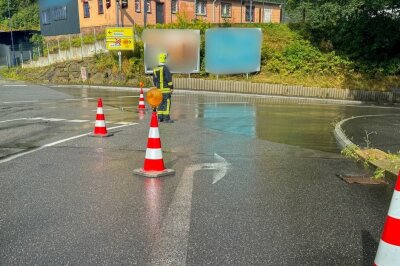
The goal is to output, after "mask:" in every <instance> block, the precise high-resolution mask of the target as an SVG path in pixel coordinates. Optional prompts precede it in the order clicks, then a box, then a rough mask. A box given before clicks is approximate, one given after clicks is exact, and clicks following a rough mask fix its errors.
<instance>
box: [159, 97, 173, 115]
mask: <svg viewBox="0 0 400 266" xmlns="http://www.w3.org/2000/svg"><path fill="white" fill-rule="evenodd" d="M162 96H163V100H162V102H161V104H160V106H158V108H157V114H158V120H159V121H167V120H170V119H171V118H170V116H169V114H170V110H171V93H163V94H162Z"/></svg>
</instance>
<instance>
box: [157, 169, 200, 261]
mask: <svg viewBox="0 0 400 266" xmlns="http://www.w3.org/2000/svg"><path fill="white" fill-rule="evenodd" d="M201 168H202V166H201V165H192V166H190V167H187V168H186V169H185V171H184V172H183V174H182V177H181V180H180V182H179V184H178V187H177V188H176V190H175V194H174V197H173V199H172V202H171V204H170V205H169V208H168V212H167V216H166V217H165V219H164V222H163V224H162V226H161V229H160V232H159V235H158V236H157V238H156V239H157V240H156V242H155V245H154V248H153V250H152V254H151V258H152V261H151V265H160V266H162V265H186V256H187V254H186V252H187V244H188V240H189V229H190V215H191V211H192V194H193V193H192V191H193V175H194V173H195V172H196V171H198V170H200V169H201ZM171 236H173V237H171Z"/></svg>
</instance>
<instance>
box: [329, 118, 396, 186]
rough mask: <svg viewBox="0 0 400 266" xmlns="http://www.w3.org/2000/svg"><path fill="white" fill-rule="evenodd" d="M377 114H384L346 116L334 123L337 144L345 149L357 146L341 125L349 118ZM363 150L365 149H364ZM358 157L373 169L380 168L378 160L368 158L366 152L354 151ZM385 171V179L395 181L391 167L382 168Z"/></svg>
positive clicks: (394, 174) (394, 173)
mask: <svg viewBox="0 0 400 266" xmlns="http://www.w3.org/2000/svg"><path fill="white" fill-rule="evenodd" d="M377 116H385V115H363V116H354V117H350V118H346V119H343V120H342V121H340V122H338V123H337V124H336V125H335V129H334V131H333V134H334V136H335V139H336V142H337V143H338V145H339V146H340V147H341V148H342V149H345V148H347V147H351V146H356V147H358V146H357V145H356V144H355V143H354V142H352V141H351V140H350V139H349V138H348V137H347V135H346V133H345V131H344V130H343V129H342V125H343V124H344V123H346V122H348V121H350V120H353V119H357V118H362V117H377ZM364 150H365V149H364ZM376 150H378V151H380V152H382V153H384V154H387V153H385V152H384V151H381V150H379V149H376ZM355 154H356V155H357V157H358V159H359V160H361V161H362V162H364V163H367V164H368V165H369V166H371V167H373V168H374V169H377V168H381V166H379V164H378V162H379V161H380V160H370V158H368V157H367V156H366V155H365V154H366V153H361V152H356V153H355ZM383 170H384V171H385V178H386V179H389V180H387V181H389V182H395V181H396V180H397V175H398V173H396V172H394V171H393V170H391V169H386V168H385V169H383Z"/></svg>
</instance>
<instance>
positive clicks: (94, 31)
mask: <svg viewBox="0 0 400 266" xmlns="http://www.w3.org/2000/svg"><path fill="white" fill-rule="evenodd" d="M93 35H94V54H96V53H97V51H96V28H93Z"/></svg>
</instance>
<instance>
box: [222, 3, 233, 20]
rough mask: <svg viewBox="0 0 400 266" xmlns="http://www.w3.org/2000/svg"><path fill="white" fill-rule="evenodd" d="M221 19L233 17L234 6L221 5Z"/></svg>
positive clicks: (228, 4)
mask: <svg viewBox="0 0 400 266" xmlns="http://www.w3.org/2000/svg"><path fill="white" fill-rule="evenodd" d="M221 17H223V18H230V17H232V4H231V3H221Z"/></svg>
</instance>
